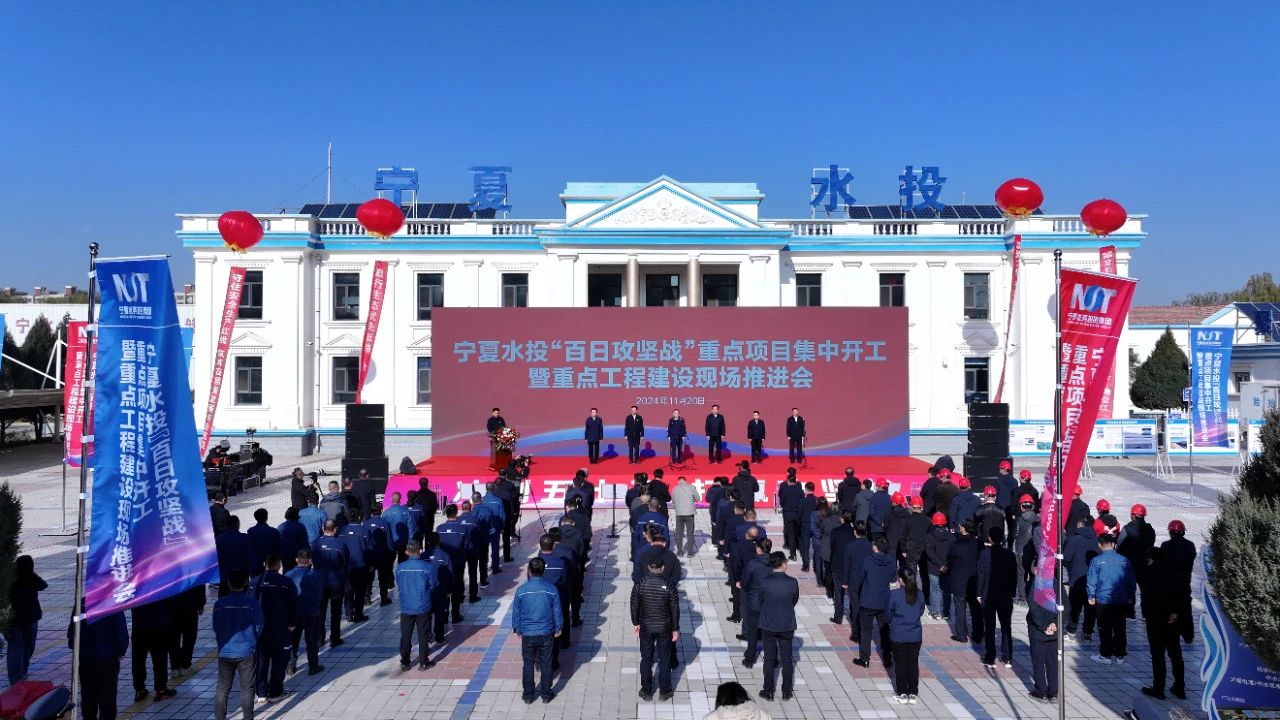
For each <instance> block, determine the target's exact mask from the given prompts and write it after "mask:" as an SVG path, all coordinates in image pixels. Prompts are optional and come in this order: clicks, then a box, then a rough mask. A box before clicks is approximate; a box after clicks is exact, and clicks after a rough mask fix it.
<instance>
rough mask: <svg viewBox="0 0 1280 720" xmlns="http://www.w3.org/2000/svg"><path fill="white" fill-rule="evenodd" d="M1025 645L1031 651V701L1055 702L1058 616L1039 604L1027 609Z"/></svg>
mask: <svg viewBox="0 0 1280 720" xmlns="http://www.w3.org/2000/svg"><path fill="white" fill-rule="evenodd" d="M1027 645H1028V646H1029V647H1030V650H1031V680H1032V683H1033V688H1032V690H1031V693H1030V694H1031V697H1032V698H1034V699H1036V700H1041V701H1044V702H1053V701H1054V700H1057V699H1058V614H1057V613H1055V612H1054V611H1052V610H1050V609H1048V608H1046V607H1044V606H1043V605H1041V604H1040V603H1037V602H1032V603H1030V607H1029V608H1027Z"/></svg>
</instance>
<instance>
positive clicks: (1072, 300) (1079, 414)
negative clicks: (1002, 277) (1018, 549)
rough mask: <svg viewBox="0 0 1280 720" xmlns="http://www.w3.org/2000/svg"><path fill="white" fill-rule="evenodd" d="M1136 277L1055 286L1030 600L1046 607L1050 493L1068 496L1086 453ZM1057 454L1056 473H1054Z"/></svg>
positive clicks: (1052, 600) (1092, 277) (1052, 529)
mask: <svg viewBox="0 0 1280 720" xmlns="http://www.w3.org/2000/svg"><path fill="white" fill-rule="evenodd" d="M1137 284H1138V283H1137V281H1136V280H1132V279H1130V278H1122V277H1118V276H1115V275H1102V274H1100V273H1090V272H1084V271H1082V270H1068V269H1065V268H1064V269H1063V270H1062V281H1061V283H1060V284H1059V286H1058V303H1059V308H1058V312H1059V318H1060V321H1059V332H1060V333H1061V337H1062V339H1061V352H1060V354H1059V356H1058V365H1059V368H1058V369H1059V373H1060V382H1061V384H1062V406H1061V410H1060V413H1059V416H1060V420H1059V422H1061V424H1062V425H1061V433H1062V434H1061V438H1062V440H1061V445H1059V446H1055V447H1054V448H1053V452H1052V453H1051V454H1050V456H1049V473H1048V476H1047V479H1046V482H1045V492H1044V493H1043V494H1042V495H1041V496H1040V500H1041V503H1040V532H1041V543H1040V558H1039V563H1038V570H1037V572H1036V578H1035V592H1034V598H1035V601H1036V602H1038V603H1040V604H1041V605H1042V606H1044V607H1047V608H1054V609H1056V607H1057V593H1056V589H1055V588H1054V584H1053V583H1054V573H1053V565H1054V555H1055V553H1057V551H1058V536H1059V533H1060V532H1061V525H1062V518H1059V517H1057V510H1058V506H1057V504H1056V502H1055V495H1056V496H1058V497H1063V498H1070V497H1072V493H1074V491H1075V488H1076V486H1077V485H1078V484H1079V482H1080V470H1081V468H1082V467H1083V466H1084V460H1085V455H1086V453H1088V451H1089V438H1090V437H1091V436H1092V435H1093V426H1094V423H1095V422H1096V421H1097V419H1098V409H1099V407H1100V406H1101V405H1102V395H1103V393H1104V392H1105V391H1106V387H1107V378H1109V377H1110V376H1111V370H1112V368H1113V367H1114V365H1115V360H1116V347H1117V345H1119V343H1120V331H1121V329H1122V328H1124V323H1125V319H1126V318H1127V317H1128V316H1129V305H1130V303H1132V302H1133V290H1134V288H1135V287H1136V286H1137ZM1059 455H1061V457H1062V477H1061V478H1059V477H1057V476H1056V473H1055V470H1056V468H1057V465H1058V457H1059Z"/></svg>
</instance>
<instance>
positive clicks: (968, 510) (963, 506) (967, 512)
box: [947, 477, 982, 532]
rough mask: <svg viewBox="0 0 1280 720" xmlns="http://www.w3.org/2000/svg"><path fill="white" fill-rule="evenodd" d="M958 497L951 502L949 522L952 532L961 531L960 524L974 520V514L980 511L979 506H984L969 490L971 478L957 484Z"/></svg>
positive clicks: (961, 480)
mask: <svg viewBox="0 0 1280 720" xmlns="http://www.w3.org/2000/svg"><path fill="white" fill-rule="evenodd" d="M956 488H957V489H956V496H955V498H954V499H953V500H952V501H951V514H949V515H947V521H948V523H949V524H950V525H951V532H959V531H960V523H962V522H964V521H965V520H972V519H973V516H974V513H976V512H977V511H978V506H979V505H981V504H982V502H981V501H980V500H978V496H977V495H974V494H973V492H971V491H970V489H969V478H964V477H962V478H960V481H959V482H958V483H956Z"/></svg>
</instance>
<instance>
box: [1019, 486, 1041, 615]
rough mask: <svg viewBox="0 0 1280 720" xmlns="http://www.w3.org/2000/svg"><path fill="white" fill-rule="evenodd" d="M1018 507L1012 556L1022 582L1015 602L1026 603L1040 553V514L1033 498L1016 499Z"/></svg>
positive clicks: (1025, 496) (1028, 496)
mask: <svg viewBox="0 0 1280 720" xmlns="http://www.w3.org/2000/svg"><path fill="white" fill-rule="evenodd" d="M1018 507H1019V508H1021V509H1022V511H1021V513H1020V514H1019V515H1018V537H1017V538H1015V539H1014V541H1013V554H1014V555H1015V556H1016V557H1017V558H1018V565H1019V567H1021V568H1022V582H1021V583H1019V584H1018V598H1017V601H1018V602H1027V599H1028V598H1029V597H1030V595H1031V582H1032V579H1033V578H1034V577H1035V568H1036V560H1037V559H1038V557H1039V553H1040V513H1039V512H1037V511H1036V501H1035V498H1033V497H1031V496H1030V495H1023V496H1022V497H1020V498H1018Z"/></svg>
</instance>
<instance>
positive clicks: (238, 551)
mask: <svg viewBox="0 0 1280 720" xmlns="http://www.w3.org/2000/svg"><path fill="white" fill-rule="evenodd" d="M214 545H215V546H216V548H217V552H218V577H219V578H221V581H220V582H219V583H218V597H226V596H227V595H228V594H229V593H230V592H231V586H230V585H228V584H227V580H226V579H227V578H228V577H231V573H232V572H233V571H235V570H242V571H244V574H245V575H249V574H250V573H252V572H253V568H254V566H255V565H257V562H258V561H257V559H256V558H254V555H253V545H251V544H250V543H249V536H248V535H245V534H244V533H242V532H240V516H239V515H232V516H231V517H230V518H228V519H227V529H226V530H225V531H224V532H223V533H222V534H221V535H219V536H218V537H217V538H215V539H214Z"/></svg>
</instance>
